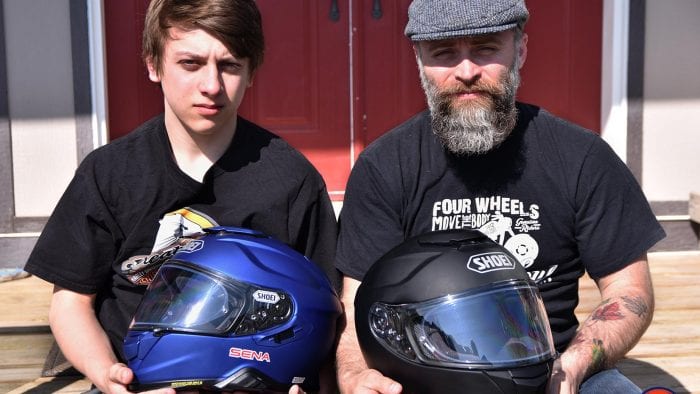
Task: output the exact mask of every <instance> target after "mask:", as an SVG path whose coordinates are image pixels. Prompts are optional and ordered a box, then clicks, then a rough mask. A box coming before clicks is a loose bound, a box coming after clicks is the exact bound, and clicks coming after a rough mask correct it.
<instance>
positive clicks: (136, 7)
mask: <svg viewBox="0 0 700 394" xmlns="http://www.w3.org/2000/svg"><path fill="white" fill-rule="evenodd" d="M103 3H104V15H105V56H106V62H107V111H108V112H107V115H108V129H109V137H110V139H116V138H119V137H121V136H123V135H125V134H127V133H129V132H131V131H132V130H133V129H134V128H135V127H137V126H138V125H140V124H141V123H143V122H144V121H146V120H147V119H149V118H151V117H153V116H155V115H157V114H159V113H161V112H163V94H162V92H161V90H160V86H159V85H156V84H155V83H153V82H151V81H150V80H149V79H148V73H147V71H146V66H145V65H144V63H143V61H141V33H142V32H143V19H144V16H145V15H146V8H147V7H148V3H149V0H119V1H115V0H110V1H104V2H103Z"/></svg>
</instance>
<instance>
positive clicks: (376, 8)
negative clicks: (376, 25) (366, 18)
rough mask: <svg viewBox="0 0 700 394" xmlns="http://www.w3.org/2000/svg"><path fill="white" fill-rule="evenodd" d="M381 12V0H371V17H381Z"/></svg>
mask: <svg viewBox="0 0 700 394" xmlns="http://www.w3.org/2000/svg"><path fill="white" fill-rule="evenodd" d="M383 14H384V13H383V12H382V1H381V0H374V1H372V18H374V19H382V15H383Z"/></svg>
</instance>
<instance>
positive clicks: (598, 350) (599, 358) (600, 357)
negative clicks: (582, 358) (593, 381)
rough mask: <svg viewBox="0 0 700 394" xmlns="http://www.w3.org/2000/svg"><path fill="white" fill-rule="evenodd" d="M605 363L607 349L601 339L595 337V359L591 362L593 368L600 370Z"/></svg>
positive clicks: (593, 369)
mask: <svg viewBox="0 0 700 394" xmlns="http://www.w3.org/2000/svg"><path fill="white" fill-rule="evenodd" d="M604 365H605V349H604V348H603V341H602V340H601V339H597V338H593V360H592V362H591V370H592V372H593V371H598V370H600V369H602V368H603V366H604Z"/></svg>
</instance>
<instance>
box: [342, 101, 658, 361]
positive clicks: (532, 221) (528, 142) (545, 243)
mask: <svg viewBox="0 0 700 394" xmlns="http://www.w3.org/2000/svg"><path fill="white" fill-rule="evenodd" d="M518 110H519V118H518V123H517V126H516V128H515V129H514V131H513V133H512V134H511V136H510V137H509V138H508V139H507V140H506V141H505V142H504V143H503V144H502V145H501V146H499V147H498V148H496V149H495V150H493V151H491V152H489V153H488V154H485V155H481V156H472V157H466V158H465V157H461V158H460V157H455V156H453V155H450V154H447V153H446V152H445V150H444V149H443V147H442V145H441V144H440V142H439V141H438V140H437V139H436V137H435V136H434V135H433V133H432V131H431V126H430V114H429V112H428V111H425V112H423V113H420V114H418V115H416V116H415V117H413V118H411V119H410V120H408V121H407V122H405V123H404V124H402V125H400V126H398V127H397V128H396V129H394V130H392V131H390V132H389V133H387V134H386V135H384V136H382V137H381V138H380V139H378V140H377V141H375V142H374V143H373V144H372V145H370V146H369V147H368V148H367V149H366V150H365V151H364V152H363V153H362V154H361V155H360V158H359V159H358V161H357V163H356V164H355V167H354V168H353V171H352V173H351V175H350V180H349V182H348V187H347V190H346V193H345V201H344V203H343V209H342V211H341V214H340V233H339V239H338V250H337V256H336V267H337V268H338V269H339V270H340V271H342V272H343V273H344V274H345V275H347V276H350V277H352V278H355V279H358V280H362V277H363V276H364V274H365V272H366V271H367V269H368V268H369V267H370V265H371V264H372V263H373V262H374V261H376V260H377V259H378V258H379V257H381V256H382V255H383V254H384V253H385V252H387V251H388V250H389V249H391V248H392V247H394V246H396V245H397V244H399V243H401V242H402V241H403V240H405V239H406V238H408V237H411V236H414V235H418V234H421V233H423V232H426V231H433V230H444V229H457V228H473V229H479V230H481V231H482V232H484V233H486V234H487V235H488V236H489V237H490V238H491V239H493V240H495V241H496V242H498V243H500V244H501V245H504V246H505V247H506V248H507V249H509V250H510V251H511V252H513V253H514V254H515V255H516V256H517V257H518V258H519V259H520V262H521V263H522V264H523V266H525V268H526V269H527V271H528V274H529V275H530V277H531V278H532V279H533V280H535V281H536V283H537V284H538V287H539V289H540V291H541V293H542V296H543V299H544V302H545V306H546V309H547V312H548V315H549V319H550V324H551V326H552V331H553V333H554V337H555V344H556V345H557V348H558V349H559V350H563V348H564V347H565V346H566V344H568V342H569V341H570V340H571V338H572V337H573V335H574V333H575V330H576V328H577V326H578V322H577V320H576V317H575V315H574V309H575V307H576V305H577V303H578V279H579V278H580V277H581V276H582V275H583V273H584V270H586V271H588V273H589V274H590V275H591V277H593V278H599V277H603V276H605V275H608V274H610V273H613V272H616V271H618V270H620V269H621V268H623V267H625V266H626V265H628V264H629V263H631V262H632V261H634V259H635V258H637V257H639V256H640V255H642V254H643V253H644V252H646V251H647V250H648V249H649V248H650V247H651V246H653V245H654V244H655V243H656V242H658V241H659V240H660V239H662V238H663V237H664V232H663V229H662V228H661V227H660V225H659V224H658V222H657V221H656V219H655V217H654V215H653V213H652V212H651V209H650V207H649V204H648V202H647V200H646V198H645V196H644V195H643V193H642V191H641V189H640V187H639V185H638V183H637V182H636V180H635V179H634V177H633V176H632V174H631V173H630V172H629V170H628V169H627V167H626V166H625V164H624V163H623V162H622V161H621V160H620V159H619V158H618V157H617V155H616V154H615V153H614V152H613V151H612V150H611V149H610V147H609V146H608V145H607V144H606V143H605V142H604V141H603V140H602V139H601V138H600V137H599V136H597V135H595V134H594V133H592V132H590V131H587V130H584V129H582V128H580V127H578V126H576V125H573V124H571V123H568V122H566V121H564V120H562V119H560V118H557V117H554V116H552V115H551V114H549V113H547V112H546V111H544V110H541V109H539V108H538V107H534V106H530V105H525V104H520V103H519V104H518Z"/></svg>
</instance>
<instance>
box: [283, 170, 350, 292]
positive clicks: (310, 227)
mask: <svg viewBox="0 0 700 394" xmlns="http://www.w3.org/2000/svg"><path fill="white" fill-rule="evenodd" d="M289 227H290V228H289V233H290V234H292V235H293V237H294V239H295V240H296V241H295V245H294V247H295V249H296V250H298V251H299V252H302V253H304V255H305V256H307V257H308V258H309V259H311V261H313V262H314V263H316V264H317V265H319V266H320V267H321V268H322V269H323V271H324V272H325V273H326V275H327V276H328V279H329V280H330V282H331V283H332V284H333V286H334V287H335V288H336V289H339V288H340V275H339V273H338V272H337V270H336V269H335V266H334V264H333V262H334V258H335V248H336V240H337V236H338V226H337V221H336V219H335V212H334V211H333V205H332V204H331V201H330V198H329V196H328V191H327V190H326V186H325V184H324V182H323V180H322V178H321V176H320V175H319V174H318V173H317V172H315V171H310V172H309V175H308V176H307V177H306V179H305V181H304V183H303V184H302V186H301V188H300V190H299V192H298V194H297V195H296V198H295V200H294V202H293V203H292V208H291V211H290V218H289Z"/></svg>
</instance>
